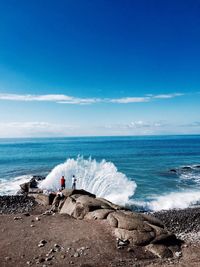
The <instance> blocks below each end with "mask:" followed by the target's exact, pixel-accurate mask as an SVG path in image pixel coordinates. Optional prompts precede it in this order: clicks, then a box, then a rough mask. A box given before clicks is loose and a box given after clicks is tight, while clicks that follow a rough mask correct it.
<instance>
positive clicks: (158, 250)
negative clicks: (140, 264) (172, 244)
mask: <svg viewBox="0 0 200 267" xmlns="http://www.w3.org/2000/svg"><path fill="white" fill-rule="evenodd" d="M146 249H147V250H148V251H150V252H151V253H153V254H154V255H155V256H157V257H159V258H171V257H173V253H172V252H171V250H170V249H168V247H166V246H165V245H153V244H150V245H147V246H146Z"/></svg>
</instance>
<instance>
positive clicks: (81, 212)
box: [72, 203, 89, 220]
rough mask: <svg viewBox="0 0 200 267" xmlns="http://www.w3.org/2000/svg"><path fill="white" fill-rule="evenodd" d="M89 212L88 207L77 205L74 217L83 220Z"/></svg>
mask: <svg viewBox="0 0 200 267" xmlns="http://www.w3.org/2000/svg"><path fill="white" fill-rule="evenodd" d="M88 212H89V207H88V206H86V205H82V204H80V203H76V205H75V209H74V212H73V214H72V216H73V217H74V218H76V219H79V220H82V219H83V218H84V217H85V215H86V214H87V213H88Z"/></svg>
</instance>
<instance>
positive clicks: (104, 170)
mask: <svg viewBox="0 0 200 267" xmlns="http://www.w3.org/2000/svg"><path fill="white" fill-rule="evenodd" d="M62 175H64V176H65V179H66V187H68V188H71V185H72V176H73V175H75V176H76V178H77V188H81V189H85V190H87V191H89V192H92V193H93V194H95V195H97V196H98V197H104V198H106V199H108V200H110V201H112V202H114V203H116V204H121V205H124V204H127V203H128V201H129V198H130V197H131V196H133V195H134V192H135V189H136V186H137V185H136V183H135V182H134V181H130V180H128V178H127V177H126V175H125V174H123V173H121V172H118V170H117V168H116V166H115V165H114V164H113V163H112V162H107V161H105V160H102V161H101V162H97V161H96V160H95V159H91V158H89V159H84V158H83V157H78V158H77V159H68V160H67V161H66V162H64V163H62V164H59V165H57V166H56V167H55V168H54V169H53V170H52V171H51V172H50V173H49V174H48V175H47V177H46V179H45V180H44V181H42V182H41V183H40V188H41V189H45V190H50V191H51V190H53V191H55V190H58V189H59V187H60V178H61V176H62Z"/></svg>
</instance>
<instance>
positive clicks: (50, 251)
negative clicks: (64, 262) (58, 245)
mask: <svg viewBox="0 0 200 267" xmlns="http://www.w3.org/2000/svg"><path fill="white" fill-rule="evenodd" d="M53 252H56V250H55V249H54V248H51V249H50V250H49V252H48V253H49V254H51V253H53Z"/></svg>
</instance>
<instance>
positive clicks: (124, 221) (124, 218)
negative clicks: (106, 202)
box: [108, 211, 153, 232]
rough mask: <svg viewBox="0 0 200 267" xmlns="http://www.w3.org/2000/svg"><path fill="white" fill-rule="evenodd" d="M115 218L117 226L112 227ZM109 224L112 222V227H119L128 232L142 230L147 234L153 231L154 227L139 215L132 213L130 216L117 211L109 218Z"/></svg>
mask: <svg viewBox="0 0 200 267" xmlns="http://www.w3.org/2000/svg"><path fill="white" fill-rule="evenodd" d="M112 217H114V218H115V219H116V220H117V224H115V226H114V225H112V222H113V221H114V220H113V219H112ZM108 220H109V222H110V221H111V226H114V227H118V228H121V229H126V230H141V231H145V232H151V231H153V229H152V227H151V226H150V225H148V224H147V223H145V222H144V221H143V220H142V218H141V217H140V216H138V214H137V213H131V214H130V215H128V214H126V213H125V212H122V211H116V212H113V213H111V214H109V216H108Z"/></svg>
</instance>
